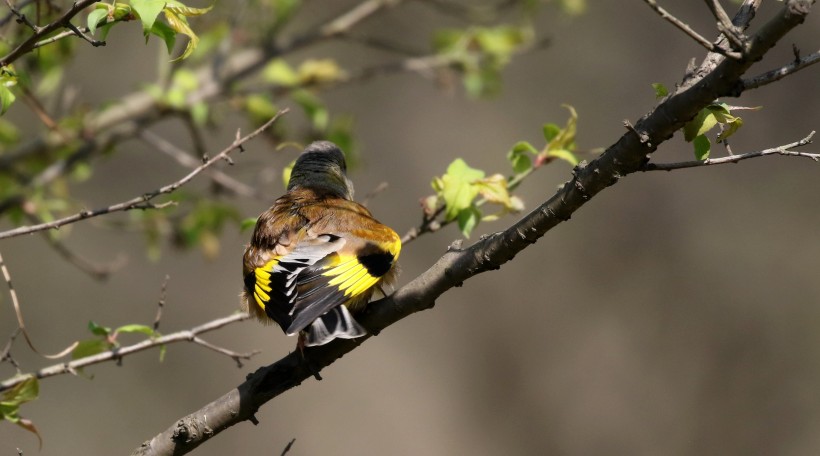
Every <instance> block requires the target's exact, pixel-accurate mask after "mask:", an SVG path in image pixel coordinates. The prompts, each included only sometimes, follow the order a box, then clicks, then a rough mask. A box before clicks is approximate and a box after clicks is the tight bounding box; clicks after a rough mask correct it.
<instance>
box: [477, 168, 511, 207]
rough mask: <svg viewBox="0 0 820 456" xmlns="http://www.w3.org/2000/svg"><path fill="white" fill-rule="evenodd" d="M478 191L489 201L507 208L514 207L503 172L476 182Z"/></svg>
mask: <svg viewBox="0 0 820 456" xmlns="http://www.w3.org/2000/svg"><path fill="white" fill-rule="evenodd" d="M475 185H476V187H477V188H478V193H479V194H480V195H481V196H482V197H483V198H484V199H485V200H487V201H488V202H490V203H495V204H501V205H502V206H504V208H505V209H511V208H512V201H511V200H510V192H509V191H508V190H507V179H506V178H505V177H504V176H502V175H501V174H493V175H492V176H489V177H486V178H484V179H479V180H477V181H476V182H475Z"/></svg>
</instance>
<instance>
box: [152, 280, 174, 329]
mask: <svg viewBox="0 0 820 456" xmlns="http://www.w3.org/2000/svg"><path fill="white" fill-rule="evenodd" d="M169 280H171V276H170V275H168V274H165V280H163V281H162V289H161V290H160V292H159V301H157V315H156V316H155V317H154V324H153V326H152V327H153V328H154V331H156V330H158V329H159V321H160V319H162V308H163V307H165V291H166V290H167V289H168V281H169Z"/></svg>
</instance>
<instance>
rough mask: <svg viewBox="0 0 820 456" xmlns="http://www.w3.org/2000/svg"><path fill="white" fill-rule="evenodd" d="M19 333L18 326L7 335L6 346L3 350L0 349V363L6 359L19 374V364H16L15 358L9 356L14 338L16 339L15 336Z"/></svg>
mask: <svg viewBox="0 0 820 456" xmlns="http://www.w3.org/2000/svg"><path fill="white" fill-rule="evenodd" d="M18 335H20V328H16V329H15V330H14V331H13V332H12V333H11V336H10V337H9V340H8V341H7V342H6V346H5V347H3V351H0V363H4V362H6V361H8V362H9V364H11V365H12V366H14V369H15V370H16V371H17V373H18V374H20V372H21V371H20V365H19V364H17V360H16V359H14V357H13V356H11V347H13V346H14V340H15V339H17V336H18Z"/></svg>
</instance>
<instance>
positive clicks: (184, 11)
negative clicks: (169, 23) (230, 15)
mask: <svg viewBox="0 0 820 456" xmlns="http://www.w3.org/2000/svg"><path fill="white" fill-rule="evenodd" d="M132 1H133V0H132ZM165 9H166V10H167V11H172V12H174V13H175V14H178V15H180V16H185V17H194V16H202V15H203V14H205V13H207V12H208V11H210V10H211V9H213V5H212V6H209V7H207V8H192V7H190V6H186V5H185V4H183V3H182V2H179V1H175V0H170V1H168V2H167V4H166V6H165Z"/></svg>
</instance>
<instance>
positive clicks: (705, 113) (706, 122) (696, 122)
mask: <svg viewBox="0 0 820 456" xmlns="http://www.w3.org/2000/svg"><path fill="white" fill-rule="evenodd" d="M717 123H718V122H717V118H716V117H715V114H714V113H713V112H712V111H710V110H709V109H701V110H700V111H699V112H698V113H697V115H696V116H695V118H694V119H692V120H690V121H689V122H687V123H686V125H684V126H683V138H684V139H685V140H686V141H688V142H692V141H693V140H694V139H695V138H697V137H698V136H702V135H703V134H704V133H706V132H707V131H709V130H711V129H712V128H714V127H715V125H717Z"/></svg>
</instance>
